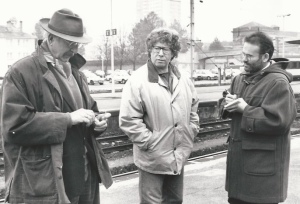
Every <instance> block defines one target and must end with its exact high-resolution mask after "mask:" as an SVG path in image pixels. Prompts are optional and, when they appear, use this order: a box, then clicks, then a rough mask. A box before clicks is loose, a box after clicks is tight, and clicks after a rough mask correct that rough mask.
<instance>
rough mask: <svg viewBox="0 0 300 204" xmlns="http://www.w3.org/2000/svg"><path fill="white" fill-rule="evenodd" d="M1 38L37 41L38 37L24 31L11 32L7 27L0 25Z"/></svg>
mask: <svg viewBox="0 0 300 204" xmlns="http://www.w3.org/2000/svg"><path fill="white" fill-rule="evenodd" d="M0 38H8V39H10V38H11V39H35V38H36V37H35V36H33V35H30V34H28V33H24V32H22V31H9V30H8V29H7V27H6V26H2V25H0Z"/></svg>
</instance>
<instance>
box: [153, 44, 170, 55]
mask: <svg viewBox="0 0 300 204" xmlns="http://www.w3.org/2000/svg"><path fill="white" fill-rule="evenodd" d="M160 50H162V51H163V53H164V54H165V55H166V54H170V53H171V49H170V48H168V47H158V46H154V47H153V52H154V53H159V52H160Z"/></svg>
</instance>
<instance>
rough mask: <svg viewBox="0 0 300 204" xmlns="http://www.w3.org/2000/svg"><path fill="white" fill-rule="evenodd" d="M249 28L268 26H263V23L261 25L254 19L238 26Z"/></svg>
mask: <svg viewBox="0 0 300 204" xmlns="http://www.w3.org/2000/svg"><path fill="white" fill-rule="evenodd" d="M249 27H250V28H251V27H260V28H270V27H268V26H265V25H262V24H260V23H256V22H254V21H252V22H250V23H247V24H245V25H242V26H239V27H238V28H249Z"/></svg>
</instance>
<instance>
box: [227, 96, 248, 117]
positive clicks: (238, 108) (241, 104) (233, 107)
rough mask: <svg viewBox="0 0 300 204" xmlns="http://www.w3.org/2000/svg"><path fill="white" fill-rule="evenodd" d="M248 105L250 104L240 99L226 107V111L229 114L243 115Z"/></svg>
mask: <svg viewBox="0 0 300 204" xmlns="http://www.w3.org/2000/svg"><path fill="white" fill-rule="evenodd" d="M226 98H227V97H226ZM247 105H248V104H247V103H246V102H245V101H244V99H242V98H238V99H235V100H232V101H231V102H229V103H227V105H225V106H224V109H225V110H227V111H229V112H239V113H243V112H244V109H245V108H246V106H247Z"/></svg>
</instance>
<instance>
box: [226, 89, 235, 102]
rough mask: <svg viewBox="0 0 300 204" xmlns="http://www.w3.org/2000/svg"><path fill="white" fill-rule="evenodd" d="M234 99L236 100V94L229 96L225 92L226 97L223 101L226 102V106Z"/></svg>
mask: <svg viewBox="0 0 300 204" xmlns="http://www.w3.org/2000/svg"><path fill="white" fill-rule="evenodd" d="M235 99H237V95H236V94H233V95H231V94H230V93H229V92H227V94H226V97H225V101H226V103H227V104H228V103H231V102H232V101H234V100H235Z"/></svg>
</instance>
